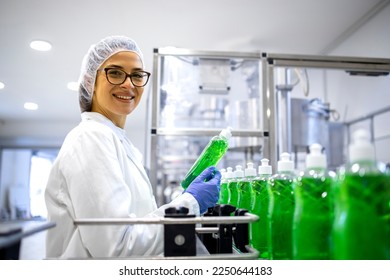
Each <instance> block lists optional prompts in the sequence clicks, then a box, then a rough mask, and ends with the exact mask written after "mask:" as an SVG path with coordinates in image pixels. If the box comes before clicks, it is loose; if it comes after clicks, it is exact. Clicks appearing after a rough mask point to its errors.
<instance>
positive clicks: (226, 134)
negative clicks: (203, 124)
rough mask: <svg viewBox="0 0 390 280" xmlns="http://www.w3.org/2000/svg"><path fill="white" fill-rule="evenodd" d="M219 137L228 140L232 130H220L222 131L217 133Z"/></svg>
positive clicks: (229, 128)
mask: <svg viewBox="0 0 390 280" xmlns="http://www.w3.org/2000/svg"><path fill="white" fill-rule="evenodd" d="M219 135H220V136H223V137H225V138H226V139H228V140H229V139H230V137H232V128H231V127H230V126H228V127H227V128H224V129H222V131H221V132H220V133H219Z"/></svg>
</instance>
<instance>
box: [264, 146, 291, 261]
mask: <svg viewBox="0 0 390 280" xmlns="http://www.w3.org/2000/svg"><path fill="white" fill-rule="evenodd" d="M294 178H295V174H294V163H293V162H292V161H291V160H290V154H288V153H282V154H281V160H280V161H278V173H277V174H275V175H273V176H271V178H270V180H269V184H268V191H269V196H270V204H269V208H268V227H267V240H268V252H269V257H270V259H274V260H289V259H292V222H293V218H294V207H295V201H294V192H293V181H294Z"/></svg>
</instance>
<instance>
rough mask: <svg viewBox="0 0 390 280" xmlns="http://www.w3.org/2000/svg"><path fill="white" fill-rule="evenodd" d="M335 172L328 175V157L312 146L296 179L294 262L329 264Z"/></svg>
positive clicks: (317, 145)
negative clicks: (308, 261)
mask: <svg viewBox="0 0 390 280" xmlns="http://www.w3.org/2000/svg"><path fill="white" fill-rule="evenodd" d="M334 179H335V173H334V172H328V171H327V161H326V155H325V154H323V153H322V146H321V145H320V144H313V145H311V146H310V153H309V154H308V155H307V157H306V169H305V171H303V172H301V173H300V174H299V176H297V178H296V183H295V186H294V195H295V212H294V220H293V233H292V236H293V258H294V259H296V260H328V259H330V258H331V251H330V244H331V231H332V221H333V199H332V195H331V189H332V184H333V181H334Z"/></svg>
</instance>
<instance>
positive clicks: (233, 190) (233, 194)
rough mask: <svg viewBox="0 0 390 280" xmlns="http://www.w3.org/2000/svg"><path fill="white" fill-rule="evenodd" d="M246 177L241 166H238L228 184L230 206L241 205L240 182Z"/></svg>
mask: <svg viewBox="0 0 390 280" xmlns="http://www.w3.org/2000/svg"><path fill="white" fill-rule="evenodd" d="M243 177H244V171H243V170H242V166H241V165H236V170H234V175H233V178H232V179H231V180H230V181H229V183H228V189H229V193H230V195H229V201H228V204H230V205H233V206H235V207H238V205H239V203H240V196H239V192H238V182H239V181H241V180H242V178H243Z"/></svg>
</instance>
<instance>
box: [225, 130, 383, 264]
mask: <svg viewBox="0 0 390 280" xmlns="http://www.w3.org/2000/svg"><path fill="white" fill-rule="evenodd" d="M289 157H290V155H289V154H287V153H283V154H282V155H281V160H280V161H278V164H277V166H278V170H277V173H276V174H274V175H272V176H271V174H272V170H271V166H268V160H267V159H263V160H262V166H259V175H258V176H256V177H255V176H253V170H254V169H253V164H251V163H249V164H248V168H247V169H248V172H246V175H248V176H244V171H243V170H242V167H241V166H236V170H235V172H233V171H232V168H229V169H230V170H229V171H230V172H227V173H229V175H228V176H226V177H227V178H226V179H227V184H226V190H227V198H226V196H225V198H224V201H223V203H224V204H226V202H227V204H232V205H234V206H236V207H238V208H244V209H248V210H249V212H250V213H253V214H256V215H258V216H259V218H260V219H259V221H257V222H255V223H252V224H250V225H249V240H250V245H251V246H252V247H253V248H255V249H257V250H258V251H259V252H260V256H259V258H261V259H275V260H283V259H315V260H326V259H390V174H389V172H387V173H385V172H384V170H382V169H381V168H380V167H379V165H378V163H377V162H376V161H375V158H374V148H373V145H372V144H371V143H370V141H369V136H368V133H367V132H365V131H358V132H357V133H355V134H354V136H353V144H352V145H351V146H350V150H349V162H348V163H347V164H346V165H345V166H342V167H341V168H340V169H339V171H338V173H337V174H336V173H335V172H331V171H328V169H327V164H326V156H325V154H323V153H322V147H321V146H320V145H318V144H313V145H312V146H311V147H310V153H309V154H308V155H307V157H306V168H305V170H304V171H302V172H300V173H299V174H298V175H295V173H294V164H293V162H292V161H291V160H290V158H289ZM249 170H251V171H249ZM221 189H222V188H221ZM224 189H225V188H224ZM221 202H222V201H221ZM248 205H249V208H248Z"/></svg>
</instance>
